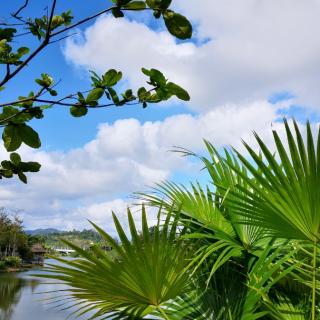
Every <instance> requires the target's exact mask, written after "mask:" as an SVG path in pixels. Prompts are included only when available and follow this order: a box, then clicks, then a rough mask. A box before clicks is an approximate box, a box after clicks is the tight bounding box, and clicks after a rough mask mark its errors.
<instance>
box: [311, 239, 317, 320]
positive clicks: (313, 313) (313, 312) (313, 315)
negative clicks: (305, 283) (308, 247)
mask: <svg viewBox="0 0 320 320" xmlns="http://www.w3.org/2000/svg"><path fill="white" fill-rule="evenodd" d="M316 276H317V239H315V240H314V243H313V263H312V306H311V319H312V320H316V281H317V279H316Z"/></svg>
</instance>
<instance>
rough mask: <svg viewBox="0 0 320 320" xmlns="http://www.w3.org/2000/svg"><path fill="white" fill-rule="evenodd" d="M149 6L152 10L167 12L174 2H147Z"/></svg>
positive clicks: (153, 0)
mask: <svg viewBox="0 0 320 320" xmlns="http://www.w3.org/2000/svg"><path fill="white" fill-rule="evenodd" d="M146 2H147V5H148V6H149V7H150V8H152V9H162V10H166V9H168V8H169V6H170V4H171V2H172V0H146Z"/></svg>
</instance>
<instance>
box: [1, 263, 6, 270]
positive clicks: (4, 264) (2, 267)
mask: <svg viewBox="0 0 320 320" xmlns="http://www.w3.org/2000/svg"><path fill="white" fill-rule="evenodd" d="M5 269H6V262H5V261H0V271H3V270H5Z"/></svg>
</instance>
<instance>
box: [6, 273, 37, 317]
mask: <svg viewBox="0 0 320 320" xmlns="http://www.w3.org/2000/svg"><path fill="white" fill-rule="evenodd" d="M38 284H39V281H38V280H36V279H31V280H29V279H23V278H19V277H17V275H16V274H10V273H9V274H2V275H0V319H1V320H2V319H3V320H10V319H11V316H12V314H13V311H14V308H15V306H16V305H17V304H18V303H19V301H20V298H21V292H22V289H23V288H24V287H30V289H31V292H32V293H34V290H35V288H36V287H37V285H38Z"/></svg>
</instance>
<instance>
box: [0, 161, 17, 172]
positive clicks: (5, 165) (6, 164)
mask: <svg viewBox="0 0 320 320" xmlns="http://www.w3.org/2000/svg"><path fill="white" fill-rule="evenodd" d="M1 166H2V168H3V169H6V170H11V169H13V168H14V166H13V164H12V163H11V162H10V161H9V160H3V161H1Z"/></svg>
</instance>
